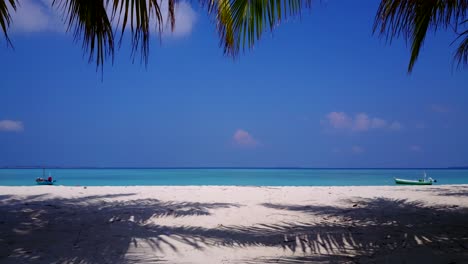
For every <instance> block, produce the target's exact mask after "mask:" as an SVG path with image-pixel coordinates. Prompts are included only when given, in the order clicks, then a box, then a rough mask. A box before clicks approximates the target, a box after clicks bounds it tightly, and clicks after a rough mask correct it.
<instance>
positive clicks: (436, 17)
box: [373, 0, 468, 73]
mask: <svg viewBox="0 0 468 264" xmlns="http://www.w3.org/2000/svg"><path fill="white" fill-rule="evenodd" d="M467 8H468V0H381V2H380V5H379V8H378V10H377V14H376V16H375V21H374V28H373V31H374V33H377V32H378V34H379V35H380V36H381V37H382V36H383V37H386V39H387V41H389V42H391V41H392V40H393V38H395V37H400V36H403V37H404V38H405V40H406V41H410V42H411V57H410V61H409V64H408V72H409V73H411V71H412V70H413V67H414V64H415V62H416V61H417V59H418V56H419V52H420V50H421V47H422V45H423V44H424V40H425V38H426V33H427V31H428V30H429V29H432V30H434V31H436V30H438V28H439V27H442V28H444V29H447V28H448V27H453V28H454V29H455V30H456V29H457V28H458V26H459V25H460V24H461V23H463V21H464V20H466V15H467Z"/></svg>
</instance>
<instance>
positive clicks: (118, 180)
mask: <svg viewBox="0 0 468 264" xmlns="http://www.w3.org/2000/svg"><path fill="white" fill-rule="evenodd" d="M426 172H427V175H428V176H430V177H432V178H434V179H436V180H437V181H438V182H437V183H436V184H437V185H443V184H468V170H455V169H428V170H426ZM49 173H51V174H52V176H53V177H54V179H56V180H57V185H66V186H76V185H80V186H84V185H86V186H131V185H242V186H348V185H355V186H357V185H373V186H379V185H395V184H394V181H393V177H397V178H404V179H417V178H419V177H420V176H421V175H422V173H423V170H422V169H46V176H48V174H49ZM41 176H42V169H0V185H2V186H5V185H6V186H25V185H26V186H27V185H35V178H36V177H41Z"/></svg>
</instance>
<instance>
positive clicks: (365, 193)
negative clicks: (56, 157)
mask: <svg viewBox="0 0 468 264" xmlns="http://www.w3.org/2000/svg"><path fill="white" fill-rule="evenodd" d="M152 262H166V263H304V262H326V263H329V262H336V263H358V262H359V263H375V262H377V263H416V262H418V263H468V185H458V186H432V187H430V186H419V187H418V186H407V187H406V186H405V187H396V186H386V187H223V186H219V187H207V186H206V187H205V186H191V187H87V188H85V187H64V186H32V187H0V263H15V264H17V263H152Z"/></svg>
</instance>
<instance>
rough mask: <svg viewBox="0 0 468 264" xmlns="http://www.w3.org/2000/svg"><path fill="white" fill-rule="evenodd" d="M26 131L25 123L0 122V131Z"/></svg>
mask: <svg viewBox="0 0 468 264" xmlns="http://www.w3.org/2000/svg"><path fill="white" fill-rule="evenodd" d="M23 130H24V126H23V122H21V121H14V120H0V131H4V132H21V131H23Z"/></svg>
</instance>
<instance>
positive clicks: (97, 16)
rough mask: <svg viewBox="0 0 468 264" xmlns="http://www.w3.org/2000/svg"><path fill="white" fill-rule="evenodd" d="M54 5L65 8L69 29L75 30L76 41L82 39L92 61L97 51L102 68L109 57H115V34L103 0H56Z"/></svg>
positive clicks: (98, 62) (97, 57) (97, 62)
mask: <svg viewBox="0 0 468 264" xmlns="http://www.w3.org/2000/svg"><path fill="white" fill-rule="evenodd" d="M52 5H53V6H58V7H59V8H61V9H62V10H63V12H64V14H65V19H66V21H67V22H66V23H67V24H68V31H69V30H73V31H74V33H73V34H74V38H75V41H78V40H80V39H82V41H83V50H84V51H85V52H86V53H89V61H90V62H91V61H93V59H94V53H96V66H97V67H98V68H99V66H101V69H102V66H103V64H104V62H105V60H106V59H107V57H111V58H112V59H113V57H114V35H113V31H112V26H111V22H110V20H109V18H108V16H107V13H106V8H105V4H104V1H103V0H93V1H87V0H54V1H53V2H52Z"/></svg>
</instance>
